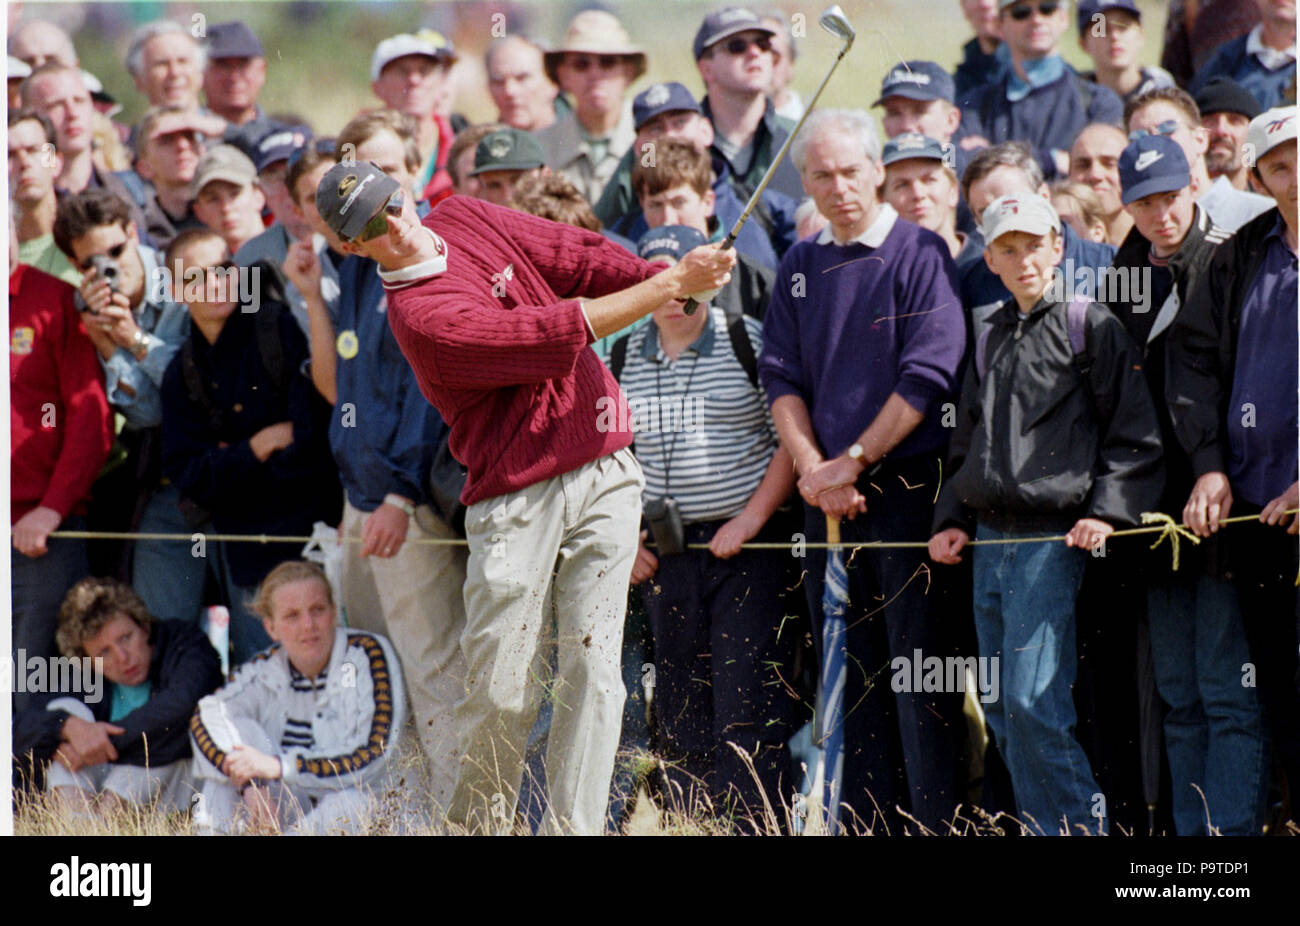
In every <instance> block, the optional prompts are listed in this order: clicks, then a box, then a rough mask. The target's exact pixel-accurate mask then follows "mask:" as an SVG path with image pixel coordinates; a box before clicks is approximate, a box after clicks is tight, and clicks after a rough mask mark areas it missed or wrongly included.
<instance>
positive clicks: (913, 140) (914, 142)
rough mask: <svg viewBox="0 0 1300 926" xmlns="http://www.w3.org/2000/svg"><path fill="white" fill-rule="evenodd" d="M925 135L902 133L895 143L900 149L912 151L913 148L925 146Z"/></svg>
mask: <svg viewBox="0 0 1300 926" xmlns="http://www.w3.org/2000/svg"><path fill="white" fill-rule="evenodd" d="M925 142H926V139H925V136H924V135H900V136H899V137H898V138H897V139H895V145H896V146H897V147H898V150H899V151H911V150H912V149H913V148H924V147H925Z"/></svg>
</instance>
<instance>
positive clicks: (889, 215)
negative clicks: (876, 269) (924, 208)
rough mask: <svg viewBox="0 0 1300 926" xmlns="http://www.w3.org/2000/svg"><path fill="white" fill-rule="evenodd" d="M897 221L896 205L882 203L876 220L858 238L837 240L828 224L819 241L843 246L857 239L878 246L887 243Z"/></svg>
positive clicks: (818, 237) (819, 242)
mask: <svg viewBox="0 0 1300 926" xmlns="http://www.w3.org/2000/svg"><path fill="white" fill-rule="evenodd" d="M896 221H898V213H897V212H895V211H894V207H893V206H891V205H889V203H881V204H880V211H879V212H877V213H876V219H875V221H874V222H872V223H871V224H870V225H868V226H867V229H866V231H864V232H863V233H862V234H860V235H858V236H857V237H856V238H853V239H852V240H851V241H836V240H835V233H834V232H832V231H831V227H830V226H829V225H827V226H826V227H825V228H823V229H822V232H821V234H820V235H818V236H817V243H818V244H838V245H840V246H841V247H842V246H844V245H846V244H853V243H854V242H855V241H856V242H857V243H858V244H865V245H866V246H867V247H869V248H878V247H880V246H881V245H882V244H884V243H885V239H886V238H888V237H889V233H890V232H891V231H893V230H894V223H895V222H896Z"/></svg>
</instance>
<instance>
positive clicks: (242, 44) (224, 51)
mask: <svg viewBox="0 0 1300 926" xmlns="http://www.w3.org/2000/svg"><path fill="white" fill-rule="evenodd" d="M208 57H209V58H265V57H266V51H265V49H263V48H262V43H261V41H259V40H258V38H257V36H256V35H255V34H254V33H253V30H252V29H250V28H248V26H247V25H246V24H245V23H242V22H240V21H239V20H235V21H234V22H228V23H215V24H213V25H211V26H208Z"/></svg>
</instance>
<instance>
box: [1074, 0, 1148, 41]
mask: <svg viewBox="0 0 1300 926" xmlns="http://www.w3.org/2000/svg"><path fill="white" fill-rule="evenodd" d="M1111 10H1122V11H1124V12H1125V13H1131V14H1132V15H1133V17H1134V18H1135V19H1137V21H1138V22H1141V21H1142V11H1141V10H1139V9H1138V5H1137V0H1079V32H1080V33H1084V32H1087V31H1088V30H1089V29H1091V28H1092V22H1093V20H1092V18H1093V17H1094V16H1096V15H1097V14H1098V13H1109V12H1110V11H1111Z"/></svg>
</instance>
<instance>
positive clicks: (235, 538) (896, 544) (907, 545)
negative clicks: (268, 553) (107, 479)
mask: <svg viewBox="0 0 1300 926" xmlns="http://www.w3.org/2000/svg"><path fill="white" fill-rule="evenodd" d="M1297 513H1300V509H1296V508H1291V509H1288V510H1287V511H1285V512H1283V514H1297ZM1258 520H1259V515H1254V514H1244V515H1238V516H1236V517H1232V518H1224V519H1223V520H1222V521H1220V522H1219V524H1220V525H1226V524H1240V523H1244V522H1247V521H1258ZM1142 523H1143V524H1145V525H1147V526H1146V527H1128V528H1124V529H1123V530H1117V531H1112V532H1111V533H1110V534H1109V535H1108V537H1107V538H1106V539H1107V540H1109V539H1110V538H1111V537H1135V536H1139V535H1143V534H1157V535H1158V536H1157V537H1156V539H1155V542H1154V543H1152V544H1151V549H1153V550H1154V549H1155V548H1156V547H1158V546H1159V545H1160V544H1161V543H1163V542H1164V541H1165V540H1168V541H1169V545H1170V548H1171V553H1172V556H1173V567H1174V569H1175V570H1177V569H1178V566H1179V556H1180V550H1179V544H1180V541H1181V540H1183V539H1185V540H1190V541H1191V542H1192V543H1200V542H1201V539H1202V538H1200V537H1197V536H1196V535H1195V534H1193V533H1192V532H1191V531H1190V530H1188V529H1187V528H1185V527H1183V526H1182V525H1181V524H1179V523H1177V522H1176V521H1174V519H1173V518H1171V517H1170V516H1169V515H1167V514H1163V513H1161V512H1158V511H1156V512H1152V511H1147V512H1143V514H1142ZM1280 529H1281V528H1279V530H1280ZM50 536H51V537H63V538H68V539H82V540H175V541H184V542H185V543H193V542H195V541H196V540H198V539H200V538H201V539H202V540H204V541H221V542H223V543H302V544H307V543H311V542H313V541H317V540H320V539H321V538H318V537H302V536H294V535H283V534H209V533H204V532H203V531H194V532H193V533H190V534H146V533H129V532H124V531H53V532H51V533H50ZM336 540H337V542H339V543H361V538H360V537H339V538H336ZM1064 540H1065V535H1064V534H1060V535H1054V536H1048V537H1003V538H1000V539H997V540H972V541H971V542H970V543H968V544H966V546H968V547H975V546H995V545H999V544H1008V543H1056V542H1064ZM326 542H330V541H329V540H328V539H327V541H326ZM406 542H407V543H418V544H427V545H430V546H466V545H468V543H469V541H467V540H465V539H463V538H461V537H454V538H443V537H417V538H414V539H411V540H407V541H406ZM794 546H799V547H801V548H803V549H805V550H860V549H877V550H905V549H912V550H915V549H927V548H928V547H929V543H928V542H927V541H924V540H876V541H871V542H869V543H852V542H838V543H819V542H812V543H809V542H803V543H798V544H796V543H795V542H793V541H790V542H786V543H772V542H757V543H754V542H751V543H745V544H742V545H741V549H744V550H789V549H790V548H791V547H794ZM687 548H688V549H691V550H707V549H708V548H709V545H708V544H707V543H690V544H687ZM1296 584H1297V585H1300V576H1297V577H1296Z"/></svg>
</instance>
